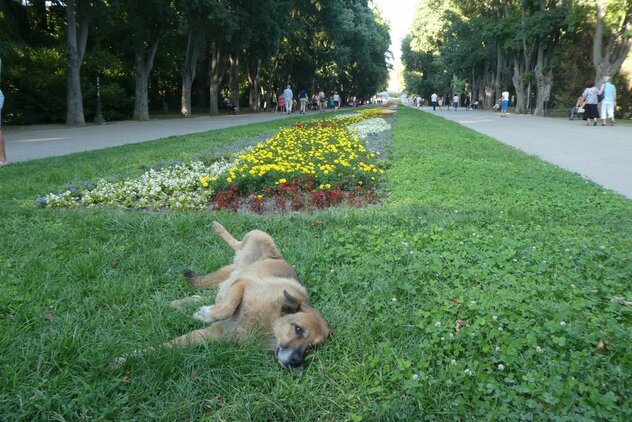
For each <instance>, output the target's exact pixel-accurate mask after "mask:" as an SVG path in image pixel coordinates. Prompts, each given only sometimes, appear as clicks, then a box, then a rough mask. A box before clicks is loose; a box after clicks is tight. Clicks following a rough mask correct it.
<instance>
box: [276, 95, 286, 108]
mask: <svg viewBox="0 0 632 422" xmlns="http://www.w3.org/2000/svg"><path fill="white" fill-rule="evenodd" d="M277 104H278V106H279V110H280V111H283V110H284V109H285V97H284V96H283V95H279V102H278V103H277Z"/></svg>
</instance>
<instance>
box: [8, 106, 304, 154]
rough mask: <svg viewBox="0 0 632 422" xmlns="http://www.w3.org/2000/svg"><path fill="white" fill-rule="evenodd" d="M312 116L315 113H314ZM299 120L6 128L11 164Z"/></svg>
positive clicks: (250, 117) (264, 116) (271, 116)
mask: <svg viewBox="0 0 632 422" xmlns="http://www.w3.org/2000/svg"><path fill="white" fill-rule="evenodd" d="M310 113H311V112H310ZM291 116H298V114H297V113H293V114H290V115H288V114H285V113H280V112H279V113H257V114H240V115H221V116H204V117H192V118H189V119H178V118H175V119H154V120H149V121H146V122H138V121H123V122H113V123H106V124H103V125H98V124H89V125H86V126H80V127H68V126H64V125H42V126H35V127H11V126H9V127H5V128H2V130H3V132H4V135H5V149H6V153H7V158H8V159H9V162H12V163H15V162H19V161H27V160H34V159H38V158H48V157H56V156H60V155H67V154H72V153H75V152H83V151H91V150H95V149H102V148H109V147H115V146H119V145H125V144H133V143H139V142H146V141H151V140H156V139H161V138H168V137H171V136H180V135H188V134H190V133H200V132H206V131H209V130H214V129H223V128H227V127H233V126H241V125H248V124H251V123H260V122H268V121H271V120H279V119H284V118H287V117H291Z"/></svg>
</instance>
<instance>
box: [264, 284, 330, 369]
mask: <svg viewBox="0 0 632 422" xmlns="http://www.w3.org/2000/svg"><path fill="white" fill-rule="evenodd" d="M283 295H284V303H283V306H282V310H281V318H279V319H278V320H277V322H276V323H275V324H274V328H273V331H274V339H275V340H276V345H275V349H274V355H275V356H276V358H277V361H278V362H279V363H280V364H281V366H283V367H284V368H287V369H299V370H300V369H303V368H304V366H305V356H307V355H308V354H309V353H310V352H311V351H312V350H314V349H315V348H317V347H318V346H320V345H321V344H323V343H324V342H325V340H326V339H327V337H329V335H330V334H331V330H330V328H329V325H328V324H327V321H325V319H324V318H323V317H322V315H321V314H320V312H318V311H317V310H316V309H314V308H312V307H311V306H310V305H309V304H306V303H302V302H301V301H300V300H298V299H296V298H295V297H293V296H292V295H290V294H289V293H288V292H287V291H285V290H284V291H283Z"/></svg>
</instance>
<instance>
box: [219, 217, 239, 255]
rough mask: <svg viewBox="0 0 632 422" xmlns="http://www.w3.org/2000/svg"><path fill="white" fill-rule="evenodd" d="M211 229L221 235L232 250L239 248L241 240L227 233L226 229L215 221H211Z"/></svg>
mask: <svg viewBox="0 0 632 422" xmlns="http://www.w3.org/2000/svg"><path fill="white" fill-rule="evenodd" d="M213 231H214V232H215V234H216V235H218V236H219V237H221V238H222V239H223V240H224V242H226V243H228V246H230V247H231V248H232V249H233V250H234V251H238V250H240V249H241V242H240V241H238V240H237V239H235V238H234V237H233V235H231V234H230V233H228V230H226V228H225V227H224V226H222V225H221V224H220V223H218V222H217V221H213Z"/></svg>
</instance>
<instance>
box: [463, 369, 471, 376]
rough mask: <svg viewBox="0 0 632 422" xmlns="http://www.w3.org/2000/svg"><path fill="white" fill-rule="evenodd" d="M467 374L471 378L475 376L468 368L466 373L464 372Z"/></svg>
mask: <svg viewBox="0 0 632 422" xmlns="http://www.w3.org/2000/svg"><path fill="white" fill-rule="evenodd" d="M463 372H464V373H465V375H469V376H470V377H473V376H474V371H472V370H471V369H469V368H466V369H465V371H463Z"/></svg>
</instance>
